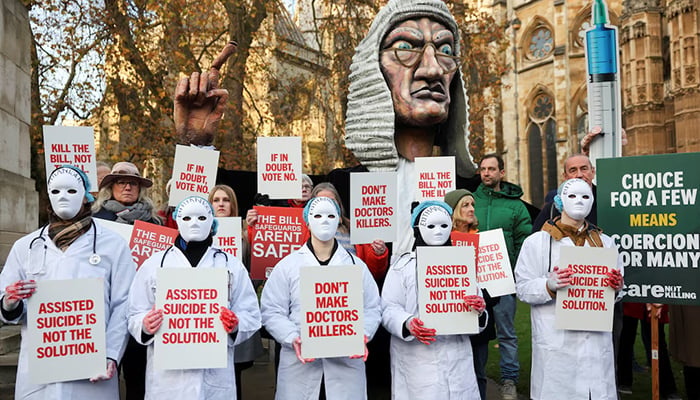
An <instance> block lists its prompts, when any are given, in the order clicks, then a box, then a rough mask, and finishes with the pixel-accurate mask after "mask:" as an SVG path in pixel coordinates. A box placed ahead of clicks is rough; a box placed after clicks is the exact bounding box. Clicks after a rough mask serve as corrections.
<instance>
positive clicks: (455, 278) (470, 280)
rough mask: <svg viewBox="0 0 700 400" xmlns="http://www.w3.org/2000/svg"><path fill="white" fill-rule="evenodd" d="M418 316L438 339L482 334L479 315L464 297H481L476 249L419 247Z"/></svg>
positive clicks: (417, 249) (417, 253) (417, 258)
mask: <svg viewBox="0 0 700 400" xmlns="http://www.w3.org/2000/svg"><path fill="white" fill-rule="evenodd" d="M416 255H417V257H416V260H417V264H418V267H417V268H418V270H417V275H416V276H417V280H416V283H417V285H418V314H419V315H420V319H421V320H422V321H423V324H424V326H425V327H427V328H432V329H435V331H436V332H437V334H438V335H458V334H474V333H479V315H478V314H477V313H476V312H472V311H468V310H467V306H466V304H464V296H469V295H475V294H478V290H477V286H476V267H475V266H474V248H473V247H471V246H468V247H452V246H450V247H444V246H418V247H417V248H416Z"/></svg>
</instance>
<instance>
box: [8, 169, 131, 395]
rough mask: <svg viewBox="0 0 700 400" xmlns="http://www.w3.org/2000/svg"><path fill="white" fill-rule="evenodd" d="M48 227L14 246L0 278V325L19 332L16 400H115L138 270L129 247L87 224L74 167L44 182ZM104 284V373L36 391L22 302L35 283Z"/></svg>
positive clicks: (87, 203) (85, 185)
mask: <svg viewBox="0 0 700 400" xmlns="http://www.w3.org/2000/svg"><path fill="white" fill-rule="evenodd" d="M47 187H48V191H49V200H50V203H51V204H50V206H49V224H48V225H46V226H44V227H43V228H41V229H40V230H37V231H35V232H32V233H30V234H29V235H27V236H25V237H23V238H21V239H20V240H18V241H17V242H16V243H15V244H14V245H13V246H12V250H11V251H10V255H9V256H8V258H7V263H6V264H5V267H4V268H3V270H2V274H0V295H1V296H2V312H1V313H0V320H2V322H6V323H21V324H22V345H21V349H20V354H19V363H18V367H17V381H16V385H15V398H16V399H115V400H116V399H119V380H118V377H117V374H115V371H116V367H117V363H118V362H119V360H120V359H121V357H122V355H123V354H124V349H125V347H126V341H127V338H128V332H127V328H126V309H127V296H128V290H129V286H130V285H131V280H132V278H133V276H134V271H135V270H136V266H135V265H134V262H133V260H132V259H131V252H130V251H129V247H128V246H127V244H126V242H125V241H124V240H123V239H122V238H120V237H119V236H118V235H116V234H115V233H113V232H111V231H109V230H106V229H104V228H102V227H101V226H99V225H97V224H95V223H94V222H93V221H92V217H91V211H90V207H91V206H92V202H93V201H94V198H93V197H92V195H90V193H89V192H90V183H89V181H88V179H87V176H85V173H83V171H81V170H79V169H78V168H75V167H72V166H63V167H59V168H58V169H56V170H54V171H53V172H52V173H51V175H50V176H49V180H48V184H47ZM81 278H100V279H104V299H105V301H104V303H105V305H104V309H105V323H106V330H105V339H106V345H107V360H106V362H107V368H106V370H105V373H104V374H101V375H99V376H95V377H94V378H92V379H89V380H88V379H82V380H75V381H69V382H59V383H50V384H45V385H36V384H32V383H30V382H29V371H28V369H29V366H28V363H29V356H30V355H29V354H28V353H29V351H30V349H29V348H28V340H26V335H27V327H26V322H27V319H26V318H27V312H26V311H27V304H26V300H27V299H28V298H29V297H31V296H32V294H33V293H34V292H35V291H36V290H37V289H36V288H37V282H39V281H47V280H66V279H81Z"/></svg>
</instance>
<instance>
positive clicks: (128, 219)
mask: <svg viewBox="0 0 700 400" xmlns="http://www.w3.org/2000/svg"><path fill="white" fill-rule="evenodd" d="M102 207H104V208H105V209H106V210H107V211H111V212H113V213H114V214H116V215H117V219H116V222H119V223H122V224H129V225H133V224H134V221H147V222H150V221H152V220H153V212H152V211H153V210H152V208H151V206H150V205H148V204H146V203H142V202H136V203H134V204H132V205H130V206H125V205H123V204H122V203H120V202H118V201H116V200H107V201H105V202H104V204H103V205H102Z"/></svg>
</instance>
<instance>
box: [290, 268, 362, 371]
mask: <svg viewBox="0 0 700 400" xmlns="http://www.w3.org/2000/svg"><path fill="white" fill-rule="evenodd" d="M299 295H300V301H301V316H302V321H301V344H302V345H301V356H302V357H303V358H327V357H347V356H353V355H362V354H365V341H364V338H365V329H364V290H363V286H362V268H359V267H358V266H357V265H348V266H335V265H334V266H332V267H328V266H323V267H302V268H301V269H300V270H299Z"/></svg>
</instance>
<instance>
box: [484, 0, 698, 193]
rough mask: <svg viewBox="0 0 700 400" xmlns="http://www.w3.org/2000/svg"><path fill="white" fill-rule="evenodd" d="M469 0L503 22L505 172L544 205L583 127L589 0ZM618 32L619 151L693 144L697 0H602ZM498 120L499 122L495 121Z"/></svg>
mask: <svg viewBox="0 0 700 400" xmlns="http://www.w3.org/2000/svg"><path fill="white" fill-rule="evenodd" d="M483 3H486V2H481V1H474V5H476V6H478V7H480V8H481V9H483V10H485V11H488V12H491V13H494V15H495V16H496V17H497V18H500V20H502V21H504V22H505V23H506V25H507V32H508V33H509V34H510V37H511V40H512V42H511V46H512V47H511V51H509V52H507V53H506V54H505V55H504V57H506V59H507V61H508V63H509V64H510V65H511V66H512V69H511V71H510V72H509V73H508V74H507V75H506V76H505V77H504V79H503V81H504V86H503V89H502V104H501V105H500V110H501V111H500V113H501V114H500V116H499V117H498V118H496V119H497V120H498V121H499V125H494V126H493V128H492V130H491V132H490V134H491V135H494V136H497V137H498V136H499V135H500V136H502V140H501V141H499V140H495V141H487V143H502V146H492V148H490V149H487V150H489V151H496V152H499V153H503V154H504V158H505V161H506V173H507V176H506V179H508V180H510V181H512V182H515V183H518V184H520V185H522V186H523V189H524V192H525V196H524V198H525V199H526V200H527V201H530V202H532V203H533V204H534V205H536V206H541V205H542V203H543V199H544V195H545V194H546V193H547V191H548V190H550V189H553V188H556V187H557V186H558V184H559V183H560V182H561V180H562V167H563V161H564V160H565V159H566V157H567V156H568V155H569V154H572V153H576V152H579V151H580V148H579V141H580V138H581V137H582V136H583V135H584V134H585V132H587V130H588V121H587V118H588V117H587V114H588V111H587V107H588V105H587V90H586V79H587V75H586V65H585V62H586V61H585V55H584V47H583V38H584V31H585V30H586V29H587V28H588V27H589V26H590V20H591V3H592V2H591V1H586V2H573V1H564V0H554V1H544V0H507V1H505V0H496V1H494V2H493V3H491V4H486V5H485V4H483ZM607 4H608V7H609V14H610V20H611V22H612V24H614V25H616V26H618V28H619V35H620V78H621V90H622V106H623V127H624V128H625V129H626V132H627V136H628V139H629V144H628V145H627V146H625V147H624V148H623V155H643V154H659V153H673V152H689V151H700V135H699V134H698V133H697V127H698V126H700V86H699V85H698V84H699V82H698V79H699V76H698V72H700V69H699V68H700V65H699V64H698V63H699V58H700V57H698V54H699V53H698V43H697V41H698V35H699V34H700V21H698V18H699V16H698V8H699V6H700V1H698V0H667V1H663V0H622V1H621V0H609V1H607ZM501 122H502V125H500V123H501Z"/></svg>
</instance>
